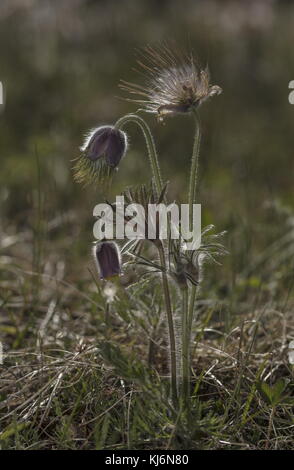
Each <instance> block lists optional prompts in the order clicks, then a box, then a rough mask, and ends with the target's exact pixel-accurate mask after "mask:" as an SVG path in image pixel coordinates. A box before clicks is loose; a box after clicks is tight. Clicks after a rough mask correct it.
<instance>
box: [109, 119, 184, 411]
mask: <svg viewBox="0 0 294 470" xmlns="http://www.w3.org/2000/svg"><path fill="white" fill-rule="evenodd" d="M129 122H133V123H135V124H137V125H138V126H139V127H140V129H141V130H142V132H143V135H144V137H145V141H146V145H147V150H148V157H149V161H150V166H151V170H152V175H153V178H154V181H155V186H156V191H157V193H158V195H160V193H161V191H162V189H163V181H162V176H161V172H160V166H159V161H158V156H157V151H156V147H155V142H154V139H153V135H152V133H151V130H150V128H149V126H148V124H147V123H146V121H145V120H144V119H143V118H141V117H140V116H138V115H137V114H126V115H125V116H123V117H121V118H120V119H119V120H118V121H117V122H116V123H115V127H116V129H122V128H123V127H124V126H125V125H126V124H128V123H129ZM158 251H159V257H160V261H161V265H162V267H163V272H162V287H163V294H164V299H165V306H166V314H167V323H168V331H169V343H170V361H171V393H172V399H173V403H174V405H176V404H177V396H178V392H177V363H176V342H175V331H174V323H173V314H172V306H171V297H170V291H169V285H168V279H167V274H166V260H165V254H164V248H163V245H162V243H160V244H159V245H158Z"/></svg>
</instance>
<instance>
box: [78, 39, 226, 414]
mask: <svg viewBox="0 0 294 470" xmlns="http://www.w3.org/2000/svg"><path fill="white" fill-rule="evenodd" d="M138 64H139V66H140V67H141V71H143V74H144V75H145V81H144V82H143V83H142V84H134V83H130V82H127V81H121V83H120V88H121V89H122V90H123V91H127V92H128V93H129V94H130V95H131V96H130V97H126V99H127V100H128V101H131V102H134V103H136V104H139V105H140V109H139V110H137V111H136V112H135V113H133V114H127V115H125V116H123V117H121V118H120V119H118V121H117V122H116V123H115V124H114V125H113V126H101V127H98V128H97V129H95V130H94V131H92V132H91V133H90V134H89V136H88V137H87V139H86V141H85V143H84V145H83V146H82V148H81V155H80V156H79V157H78V159H77V161H76V164H75V175H76V179H77V180H78V181H80V182H84V181H85V182H96V181H99V182H101V181H105V180H107V181H109V180H111V176H112V174H113V172H114V170H115V169H117V166H118V164H119V163H120V162H121V159H122V157H123V156H124V155H125V153H126V152H127V137H126V134H125V131H124V129H125V127H126V126H127V125H129V124H131V123H132V124H135V125H136V126H137V127H138V129H139V130H141V131H142V133H143V136H144V138H145V141H146V145H147V151H148V157H149V162H150V166H151V173H152V184H151V189H150V190H149V192H148V191H147V189H146V186H142V187H141V188H139V189H138V188H137V189H131V190H127V191H126V192H125V195H127V196H128V198H129V200H130V201H131V202H136V203H141V204H143V206H145V205H147V204H148V202H149V201H163V202H167V191H166V184H164V180H163V178H162V175H161V170H160V165H159V158H158V154H157V150H156V146H155V142H154V139H153V135H152V132H151V130H150V127H149V126H148V124H147V122H146V121H145V119H143V117H141V115H139V114H138V113H139V112H141V111H146V112H147V113H153V114H155V116H156V117H157V118H158V119H159V120H163V119H164V118H166V117H168V116H173V115H175V114H178V113H179V114H182V113H186V114H190V115H191V117H192V118H193V119H194V121H195V136H194V144H193V151H192V158H191V168H190V171H189V185H188V187H189V194H188V203H189V212H190V216H191V215H192V212H193V204H194V203H196V186H197V171H198V157H199V149H200V139H201V130H200V120H199V115H198V109H199V107H200V106H201V105H202V104H203V103H204V102H205V101H206V100H208V99H209V98H212V97H213V96H216V95H219V94H220V93H221V91H222V90H221V88H220V87H219V86H218V85H211V84H210V77H209V72H208V68H207V67H206V68H201V67H200V66H199V64H198V63H197V62H196V60H195V58H194V57H193V54H192V53H190V54H188V55H185V54H181V53H179V52H177V51H175V50H174V49H173V50H172V49H171V48H170V47H169V46H167V45H160V46H158V47H151V46H147V47H146V48H145V49H144V50H143V54H142V57H141V58H140V59H139V61H138ZM142 201H143V202H142ZM190 220H192V217H190ZM205 232H208V229H207V230H206V231H205ZM206 235H207V233H206ZM206 235H205V236H206ZM154 242H155V243H154ZM183 242H184V240H181V239H180V240H179V241H177V242H175V241H174V240H171V239H170V238H168V239H167V240H160V239H157V240H153V246H154V247H155V249H156V250H157V252H158V259H159V260H158V261H156V263H154V260H150V261H148V259H147V258H146V257H144V258H142V256H140V255H138V253H137V252H135V251H133V252H132V257H133V259H135V264H137V265H138V266H139V265H140V263H141V262H142V260H143V263H144V266H145V267H146V266H147V267H149V268H150V275H154V266H156V271H157V272H159V273H160V275H161V282H162V291H163V297H164V302H165V313H166V320H167V328H168V336H169V356H170V367H171V397H172V402H173V405H174V406H175V407H179V406H180V407H182V408H183V409H184V410H185V411H187V412H188V411H189V402H190V376H191V351H190V349H191V332H192V326H193V321H194V319H195V315H196V311H195V300H196V294H197V289H198V286H199V284H200V281H201V277H202V266H203V262H204V261H205V260H206V259H208V258H210V259H214V256H215V255H217V254H219V253H221V254H222V253H223V252H224V250H223V248H222V245H221V244H219V243H218V241H217V240H213V239H212V238H210V239H208V238H207V239H206V241H205V238H204V241H203V242H202V245H201V247H200V248H199V249H197V250H193V251H192V252H190V253H187V252H186V251H185V248H184V243H183ZM140 243H141V244H142V243H144V241H143V242H142V240H141V242H140ZM95 257H96V262H97V267H98V270H99V274H100V277H101V278H103V279H108V278H109V277H111V276H112V275H119V274H120V273H121V264H120V263H121V261H120V256H119V252H118V247H117V245H116V244H115V243H114V242H113V241H106V240H103V241H101V242H98V244H97V245H96V248H95ZM156 275H157V274H156ZM174 286H177V288H176V292H177V295H178V296H179V297H181V299H182V302H181V305H182V309H181V334H180V335H178V334H176V333H178V332H175V328H176V326H175V312H174V308H175V306H174V305H173V298H174V296H172V295H171V289H172V290H173V291H174V288H175V287H174ZM178 337H180V338H181V341H180V344H179V343H178V341H177V338H178ZM178 350H180V360H179V355H178V354H177V353H178ZM179 370H180V371H181V373H180V374H179Z"/></svg>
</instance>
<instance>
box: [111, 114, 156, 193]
mask: <svg viewBox="0 0 294 470" xmlns="http://www.w3.org/2000/svg"><path fill="white" fill-rule="evenodd" d="M129 122H133V123H135V124H137V125H138V126H139V127H140V129H141V130H142V132H143V135H144V137H145V141H146V145H147V151H148V157H149V161H150V166H151V170H152V174H153V177H154V181H155V186H156V190H157V192H158V195H159V194H160V193H161V191H162V188H163V181H162V177H161V172H160V166H159V161H158V155H157V151H156V146H155V142H154V139H153V135H152V133H151V130H150V127H149V126H148V124H147V122H146V121H145V120H144V119H143V118H141V117H140V116H138V115H137V114H126V115H125V116H123V117H121V118H120V119H119V120H118V121H116V123H115V126H114V127H115V128H116V129H122V128H123V127H124V126H125V125H126V124H128V123H129Z"/></svg>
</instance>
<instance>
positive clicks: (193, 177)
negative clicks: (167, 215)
mask: <svg viewBox="0 0 294 470" xmlns="http://www.w3.org/2000/svg"><path fill="white" fill-rule="evenodd" d="M193 116H194V118H195V124H196V129H195V136H194V143H193V151H192V158H191V170H190V181H189V196H188V198H189V199H188V201H189V220H190V229H191V228H192V222H193V218H192V217H193V204H195V203H196V189H197V176H198V161H199V151H200V142H201V127H200V120H199V117H198V114H197V112H196V111H195V112H194V113H193Z"/></svg>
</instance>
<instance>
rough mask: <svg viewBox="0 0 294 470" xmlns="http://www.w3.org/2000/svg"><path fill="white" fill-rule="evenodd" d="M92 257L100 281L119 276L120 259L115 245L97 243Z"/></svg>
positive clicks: (109, 242) (112, 243) (102, 242)
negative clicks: (93, 257)
mask: <svg viewBox="0 0 294 470" xmlns="http://www.w3.org/2000/svg"><path fill="white" fill-rule="evenodd" d="M94 256H95V260H96V263H97V267H98V271H99V275H100V278H101V279H111V278H113V277H116V276H119V275H120V274H121V257H120V253H119V249H118V246H117V245H116V243H114V242H111V241H101V242H98V243H97V244H96V246H95V250H94Z"/></svg>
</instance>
